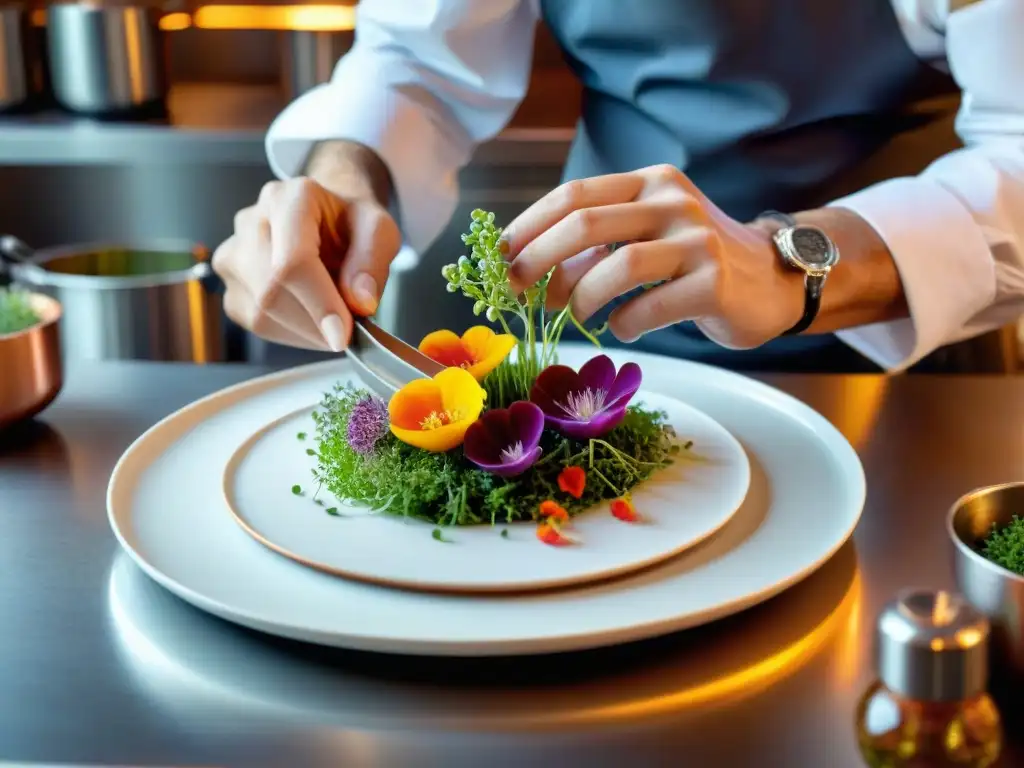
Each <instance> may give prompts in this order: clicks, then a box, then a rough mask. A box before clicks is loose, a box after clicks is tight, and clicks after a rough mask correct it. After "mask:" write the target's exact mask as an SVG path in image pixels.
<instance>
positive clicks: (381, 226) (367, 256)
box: [339, 201, 402, 315]
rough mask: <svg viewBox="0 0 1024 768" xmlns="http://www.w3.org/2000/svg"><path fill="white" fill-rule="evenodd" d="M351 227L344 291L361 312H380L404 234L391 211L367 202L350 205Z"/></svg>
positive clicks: (342, 277)
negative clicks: (386, 286) (382, 296)
mask: <svg viewBox="0 0 1024 768" xmlns="http://www.w3.org/2000/svg"><path fill="white" fill-rule="evenodd" d="M349 229H350V231H351V237H352V243H351V245H350V246H349V249H348V253H347V254H346V256H345V260H344V262H342V265H341V275H340V279H339V285H340V287H341V294H342V296H343V297H344V298H345V302H346V303H347V304H348V305H349V306H350V307H352V308H353V309H355V310H356V311H357V312H359V313H361V314H363V315H372V314H373V313H374V312H376V311H377V305H378V304H379V303H380V296H381V292H382V291H383V290H384V284H385V283H386V282H387V279H388V272H389V271H390V269H391V262H392V261H394V260H395V256H397V255H398V250H399V248H400V247H401V245H402V236H401V233H400V232H399V231H398V225H396V224H395V221H394V219H392V218H391V216H390V215H389V214H388V212H387V211H385V210H384V209H383V208H381V207H380V206H379V205H376V204H375V203H371V202H366V201H364V202H357V203H353V204H352V205H351V206H350V207H349Z"/></svg>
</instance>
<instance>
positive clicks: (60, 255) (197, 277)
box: [0, 237, 225, 363]
mask: <svg viewBox="0 0 1024 768" xmlns="http://www.w3.org/2000/svg"><path fill="white" fill-rule="evenodd" d="M0 259H2V260H4V261H5V262H6V268H7V270H8V271H9V272H10V276H11V278H13V281H14V282H15V283H17V284H20V285H22V286H24V287H26V288H29V289H31V290H33V291H37V292H39V293H43V294H46V295H49V296H51V297H53V298H54V299H56V300H57V301H58V302H60V304H61V306H62V307H63V318H62V320H61V338H62V341H63V345H62V346H63V350H64V357H65V359H86V360H161V361H174V362H194V363H208V362H218V361H221V360H223V359H224V332H225V319H224V314H223V309H222V303H221V298H220V295H219V293H218V291H217V290H216V282H217V281H216V278H215V276H214V273H213V269H212V268H211V266H210V263H209V254H208V252H207V251H206V250H205V249H203V248H201V247H198V246H196V245H195V244H193V243H191V242H187V241H154V242H150V243H133V244H127V245H102V244H95V245H76V246H62V247H59V248H49V249H45V250H40V251H36V252H32V251H31V250H30V249H29V248H28V247H27V246H25V245H24V244H23V243H21V242H20V241H18V240H17V239H15V238H12V237H4V238H2V239H0Z"/></svg>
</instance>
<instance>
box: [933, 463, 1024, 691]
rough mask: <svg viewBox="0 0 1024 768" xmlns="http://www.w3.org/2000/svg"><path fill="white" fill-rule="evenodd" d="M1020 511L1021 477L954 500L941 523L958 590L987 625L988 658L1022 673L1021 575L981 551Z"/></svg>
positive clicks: (1023, 509)
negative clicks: (947, 537)
mask: <svg viewBox="0 0 1024 768" xmlns="http://www.w3.org/2000/svg"><path fill="white" fill-rule="evenodd" d="M1015 514H1016V515H1019V516H1021V517H1024V483H1006V484H1005V485H993V486H990V487H988V488H979V489H978V490H976V491H972V492H971V493H969V494H967V495H966V496H964V497H962V498H961V499H960V500H959V501H957V502H956V503H955V504H954V505H953V508H952V509H951V510H950V512H949V517H948V519H947V528H948V531H949V535H950V538H951V539H952V540H953V551H954V554H953V558H954V559H953V569H954V572H955V574H956V583H957V587H958V588H959V590H960V592H961V593H962V594H963V595H964V597H966V598H967V600H968V602H970V603H971V604H972V605H973V606H974V607H975V608H977V609H978V610H979V611H981V612H982V613H984V614H985V615H986V616H987V617H988V619H989V622H990V623H991V625H992V651H993V653H994V659H993V661H994V662H995V663H996V664H998V665H999V666H1003V667H1009V668H1010V669H1011V670H1012V671H1013V672H1015V673H1018V674H1024V577H1021V576H1018V575H1017V574H1015V573H1012V572H1011V571H1008V570H1006V569H1005V568H1003V567H1001V566H998V565H996V564H995V563H993V562H991V561H990V560H988V559H986V558H985V557H984V556H983V555H982V554H981V551H980V550H981V544H982V542H983V541H984V540H985V539H986V538H987V537H988V535H989V533H991V531H992V526H993V524H994V525H996V526H997V527H1002V526H1004V525H1008V524H1009V523H1010V522H1011V521H1012V520H1013V516H1014V515H1015Z"/></svg>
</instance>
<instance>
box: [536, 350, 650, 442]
mask: <svg viewBox="0 0 1024 768" xmlns="http://www.w3.org/2000/svg"><path fill="white" fill-rule="evenodd" d="M641 378H642V376H641V372H640V366H639V365H637V364H636V363H626V364H625V365H623V366H622V367H621V368H620V369H619V371H618V373H616V371H615V363H613V362H612V361H611V358H610V357H608V356H607V355H598V356H597V357H594V358H591V359H590V360H589V361H587V363H586V364H584V366H583V367H582V368H580V370H579V373H577V372H576V371H574V370H573V369H572V368H570V367H568V366H566V365H550V366H548V367H547V368H545V369H544V370H543V371H541V372H540V376H538V377H537V381H536V382H534V384H533V388H532V389H531V390H530V400H532V401H533V402H534V403H536V404H537V405H539V406H540V408H541V410H542V411H544V418H545V419H546V420H547V423H548V424H549V425H550V426H551V427H552V428H553V429H555V430H557V431H558V432H560V433H562V434H563V435H565V436H566V437H571V438H573V439H576V440H590V439H592V438H595V437H600V436H601V435H603V434H605V433H607V432H610V431H611V430H612V429H614V428H615V427H616V426H618V425H619V423H620V422H621V421H622V419H623V418H625V415H626V406H628V405H629V401H630V400H631V399H632V397H633V395H635V394H636V393H637V390H639V389H640V381H641Z"/></svg>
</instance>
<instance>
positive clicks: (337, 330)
mask: <svg viewBox="0 0 1024 768" xmlns="http://www.w3.org/2000/svg"><path fill="white" fill-rule="evenodd" d="M320 332H321V333H322V334H323V335H324V340H325V341H326V342H327V346H329V347H330V348H331V350H332V351H334V352H341V351H343V350H344V349H345V323H344V322H342V320H341V318H340V317H338V315H328V316H327V317H325V318H324V319H323V320H321V321H320Z"/></svg>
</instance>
